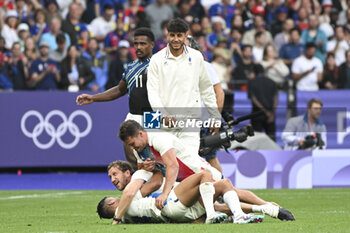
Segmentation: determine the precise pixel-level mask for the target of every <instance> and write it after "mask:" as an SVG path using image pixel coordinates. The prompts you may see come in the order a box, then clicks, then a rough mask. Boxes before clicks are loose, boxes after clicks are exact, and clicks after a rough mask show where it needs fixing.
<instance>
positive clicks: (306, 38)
mask: <svg viewBox="0 0 350 233" xmlns="http://www.w3.org/2000/svg"><path fill="white" fill-rule="evenodd" d="M318 26H319V22H318V18H317V16H316V15H310V16H309V29H306V30H304V31H303V32H302V34H301V40H302V42H303V43H304V44H306V43H309V42H312V43H315V45H316V53H315V56H316V57H317V58H319V59H320V60H321V62H322V64H324V63H325V60H326V51H327V41H328V40H327V36H326V34H325V33H324V32H323V31H322V30H321V29H319V28H318Z"/></svg>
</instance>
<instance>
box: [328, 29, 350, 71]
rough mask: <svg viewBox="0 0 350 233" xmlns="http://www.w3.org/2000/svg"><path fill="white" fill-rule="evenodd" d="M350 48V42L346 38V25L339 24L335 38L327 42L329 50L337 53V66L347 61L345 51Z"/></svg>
mask: <svg viewBox="0 0 350 233" xmlns="http://www.w3.org/2000/svg"><path fill="white" fill-rule="evenodd" d="M349 48H350V47H349V44H348V42H347V41H346V40H345V34H344V27H343V26H341V25H337V26H336V28H335V38H334V39H333V40H331V41H328V43H327V51H328V52H331V53H333V54H334V55H335V64H336V65H337V66H340V65H341V64H343V63H344V62H345V52H346V51H347V50H349Z"/></svg>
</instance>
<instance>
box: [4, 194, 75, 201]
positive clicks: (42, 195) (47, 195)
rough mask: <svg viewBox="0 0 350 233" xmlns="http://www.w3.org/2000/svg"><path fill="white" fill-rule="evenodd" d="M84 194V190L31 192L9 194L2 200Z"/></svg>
mask: <svg viewBox="0 0 350 233" xmlns="http://www.w3.org/2000/svg"><path fill="white" fill-rule="evenodd" d="M77 194H82V192H64V193H63V192H62V193H45V194H31V195H20V196H9V197H0V200H13V199H23V198H41V197H61V196H66V195H77Z"/></svg>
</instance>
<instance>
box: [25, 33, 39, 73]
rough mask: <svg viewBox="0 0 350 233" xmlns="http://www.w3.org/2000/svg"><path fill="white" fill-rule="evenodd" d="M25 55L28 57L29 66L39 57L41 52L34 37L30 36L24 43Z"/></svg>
mask: <svg viewBox="0 0 350 233" xmlns="http://www.w3.org/2000/svg"><path fill="white" fill-rule="evenodd" d="M24 56H26V58H27V59H28V68H30V66H31V65H32V63H33V61H35V60H36V59H38V58H39V53H38V51H37V49H36V46H35V42H34V39H33V38H32V37H29V38H27V39H26V41H25V44H24Z"/></svg>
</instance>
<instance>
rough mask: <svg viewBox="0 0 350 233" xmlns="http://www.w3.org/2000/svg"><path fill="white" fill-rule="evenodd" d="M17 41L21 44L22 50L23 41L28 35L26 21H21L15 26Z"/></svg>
mask: <svg viewBox="0 0 350 233" xmlns="http://www.w3.org/2000/svg"><path fill="white" fill-rule="evenodd" d="M17 32H18V38H19V40H18V42H19V44H20V45H21V52H22V53H23V52H24V43H25V41H26V40H27V38H28V37H30V32H29V26H28V25H27V24H26V23H21V24H20V25H18V28H17Z"/></svg>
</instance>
